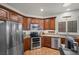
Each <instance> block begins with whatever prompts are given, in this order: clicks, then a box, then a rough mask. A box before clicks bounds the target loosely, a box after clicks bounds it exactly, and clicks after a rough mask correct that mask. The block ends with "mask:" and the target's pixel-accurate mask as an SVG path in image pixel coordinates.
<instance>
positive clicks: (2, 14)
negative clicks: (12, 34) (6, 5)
mask: <svg viewBox="0 0 79 59" xmlns="http://www.w3.org/2000/svg"><path fill="white" fill-rule="evenodd" d="M8 18H9V11H7V10H5V9H3V8H0V19H4V20H5V19H7V20H8Z"/></svg>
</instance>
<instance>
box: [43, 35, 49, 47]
mask: <svg viewBox="0 0 79 59" xmlns="http://www.w3.org/2000/svg"><path fill="white" fill-rule="evenodd" d="M42 47H49V48H51V37H46V36H44V37H42Z"/></svg>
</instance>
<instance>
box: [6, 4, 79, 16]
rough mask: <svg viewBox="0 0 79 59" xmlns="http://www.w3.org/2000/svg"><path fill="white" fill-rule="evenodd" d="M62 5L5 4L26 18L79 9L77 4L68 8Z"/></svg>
mask: <svg viewBox="0 0 79 59" xmlns="http://www.w3.org/2000/svg"><path fill="white" fill-rule="evenodd" d="M63 4H64V3H6V4H5V5H8V6H10V7H12V8H14V9H16V10H18V11H19V12H21V13H23V14H24V15H26V16H32V17H48V16H53V15H54V14H58V13H62V12H66V9H67V8H70V9H71V10H77V9H79V4H78V3H72V4H71V5H69V6H68V7H63ZM41 8H43V9H44V11H43V12H41V11H40V9H41Z"/></svg>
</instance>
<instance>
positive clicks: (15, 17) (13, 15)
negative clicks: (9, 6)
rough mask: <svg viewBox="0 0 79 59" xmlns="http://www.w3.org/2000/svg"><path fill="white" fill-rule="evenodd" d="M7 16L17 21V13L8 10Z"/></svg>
mask: <svg viewBox="0 0 79 59" xmlns="http://www.w3.org/2000/svg"><path fill="white" fill-rule="evenodd" d="M9 17H10V20H11V21H16V22H18V21H19V17H18V14H16V13H15V12H10V14H9Z"/></svg>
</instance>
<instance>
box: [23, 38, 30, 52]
mask: <svg viewBox="0 0 79 59" xmlns="http://www.w3.org/2000/svg"><path fill="white" fill-rule="evenodd" d="M30 47H31V39H30V38H25V39H24V51H26V50H29V49H30Z"/></svg>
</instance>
